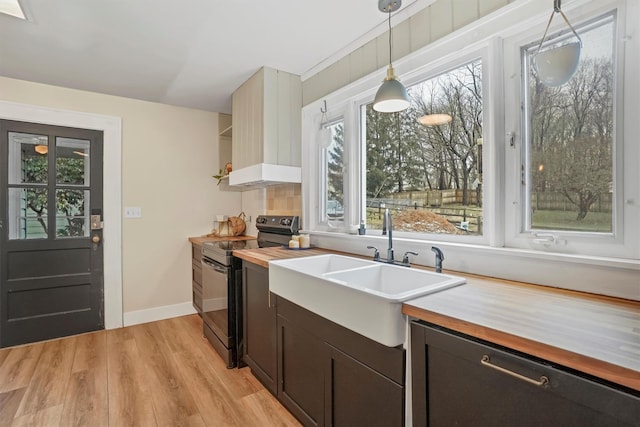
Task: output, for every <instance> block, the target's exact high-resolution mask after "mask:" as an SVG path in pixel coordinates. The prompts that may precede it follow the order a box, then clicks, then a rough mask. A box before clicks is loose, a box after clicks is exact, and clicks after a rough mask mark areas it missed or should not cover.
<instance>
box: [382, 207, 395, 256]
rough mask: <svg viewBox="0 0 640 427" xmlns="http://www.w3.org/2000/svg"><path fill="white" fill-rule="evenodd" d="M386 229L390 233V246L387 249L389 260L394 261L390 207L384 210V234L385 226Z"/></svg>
mask: <svg viewBox="0 0 640 427" xmlns="http://www.w3.org/2000/svg"><path fill="white" fill-rule="evenodd" d="M385 225H386V231H387V232H388V233H389V248H388V249H387V262H391V263H392V262H393V260H394V259H393V221H392V220H391V213H390V212H389V209H385V210H384V221H383V231H382V234H383V235H384V231H385V227H384V226H385Z"/></svg>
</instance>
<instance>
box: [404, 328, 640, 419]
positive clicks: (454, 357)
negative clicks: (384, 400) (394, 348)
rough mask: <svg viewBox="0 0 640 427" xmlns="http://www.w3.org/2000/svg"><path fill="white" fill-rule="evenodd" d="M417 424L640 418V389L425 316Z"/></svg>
mask: <svg viewBox="0 0 640 427" xmlns="http://www.w3.org/2000/svg"><path fill="white" fill-rule="evenodd" d="M411 360H412V363H411V368H412V384H413V385H412V394H413V400H412V408H413V425H414V426H426V425H429V426H436V427H437V426H451V425H473V426H547V425H558V426H638V425H640V397H638V396H637V395H633V394H631V392H630V391H629V390H621V389H618V388H615V387H613V386H612V385H610V384H603V383H600V382H596V381H595V380H594V379H591V378H586V377H583V376H582V375H580V374H579V373H577V372H573V371H569V370H568V369H564V368H562V367H556V366H553V365H552V364H550V363H548V362H545V361H543V360H539V359H535V358H532V357H530V356H527V355H524V354H521V353H518V352H515V351H512V350H509V349H506V348H503V347H497V346H495V345H492V344H491V343H487V342H484V341H479V340H476V339H474V338H471V337H468V336H466V335H462V334H459V333H456V332H453V331H449V330H446V329H443V328H440V327H438V326H435V325H431V324H428V323H425V322H421V321H413V322H412V324H411Z"/></svg>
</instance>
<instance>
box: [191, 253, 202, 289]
mask: <svg viewBox="0 0 640 427" xmlns="http://www.w3.org/2000/svg"><path fill="white" fill-rule="evenodd" d="M191 280H192V281H193V282H194V283H197V284H198V285H199V286H200V288H201V289H202V264H200V260H198V262H196V261H195V260H194V261H193V262H192V263H191Z"/></svg>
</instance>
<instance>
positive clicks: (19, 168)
mask: <svg viewBox="0 0 640 427" xmlns="http://www.w3.org/2000/svg"><path fill="white" fill-rule="evenodd" d="M47 140H48V139H47V136H46V135H34V134H29V133H20V132H9V184H25V183H28V184H41V183H46V182H47V173H48V167H47V153H48V151H49V147H48V143H47Z"/></svg>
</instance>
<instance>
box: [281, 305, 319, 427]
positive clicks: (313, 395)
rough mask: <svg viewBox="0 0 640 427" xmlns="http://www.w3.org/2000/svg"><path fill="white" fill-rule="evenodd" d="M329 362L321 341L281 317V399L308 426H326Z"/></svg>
mask: <svg viewBox="0 0 640 427" xmlns="http://www.w3.org/2000/svg"><path fill="white" fill-rule="evenodd" d="M278 302H279V303H283V302H284V300H282V299H279V300H278ZM325 359H326V348H325V345H324V343H323V342H322V341H321V340H320V339H319V338H317V337H316V336H315V335H314V334H311V333H309V332H308V331H307V330H306V329H304V328H303V327H300V326H298V325H296V324H294V323H292V322H291V321H289V320H288V319H287V318H286V317H283V316H278V368H279V370H278V400H280V402H282V404H283V405H284V406H285V407H286V408H287V409H289V411H290V412H291V413H292V414H293V415H294V416H295V417H296V418H297V419H299V420H300V421H301V422H302V424H304V425H305V426H323V425H325V423H324V367H325V364H324V360H325Z"/></svg>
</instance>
